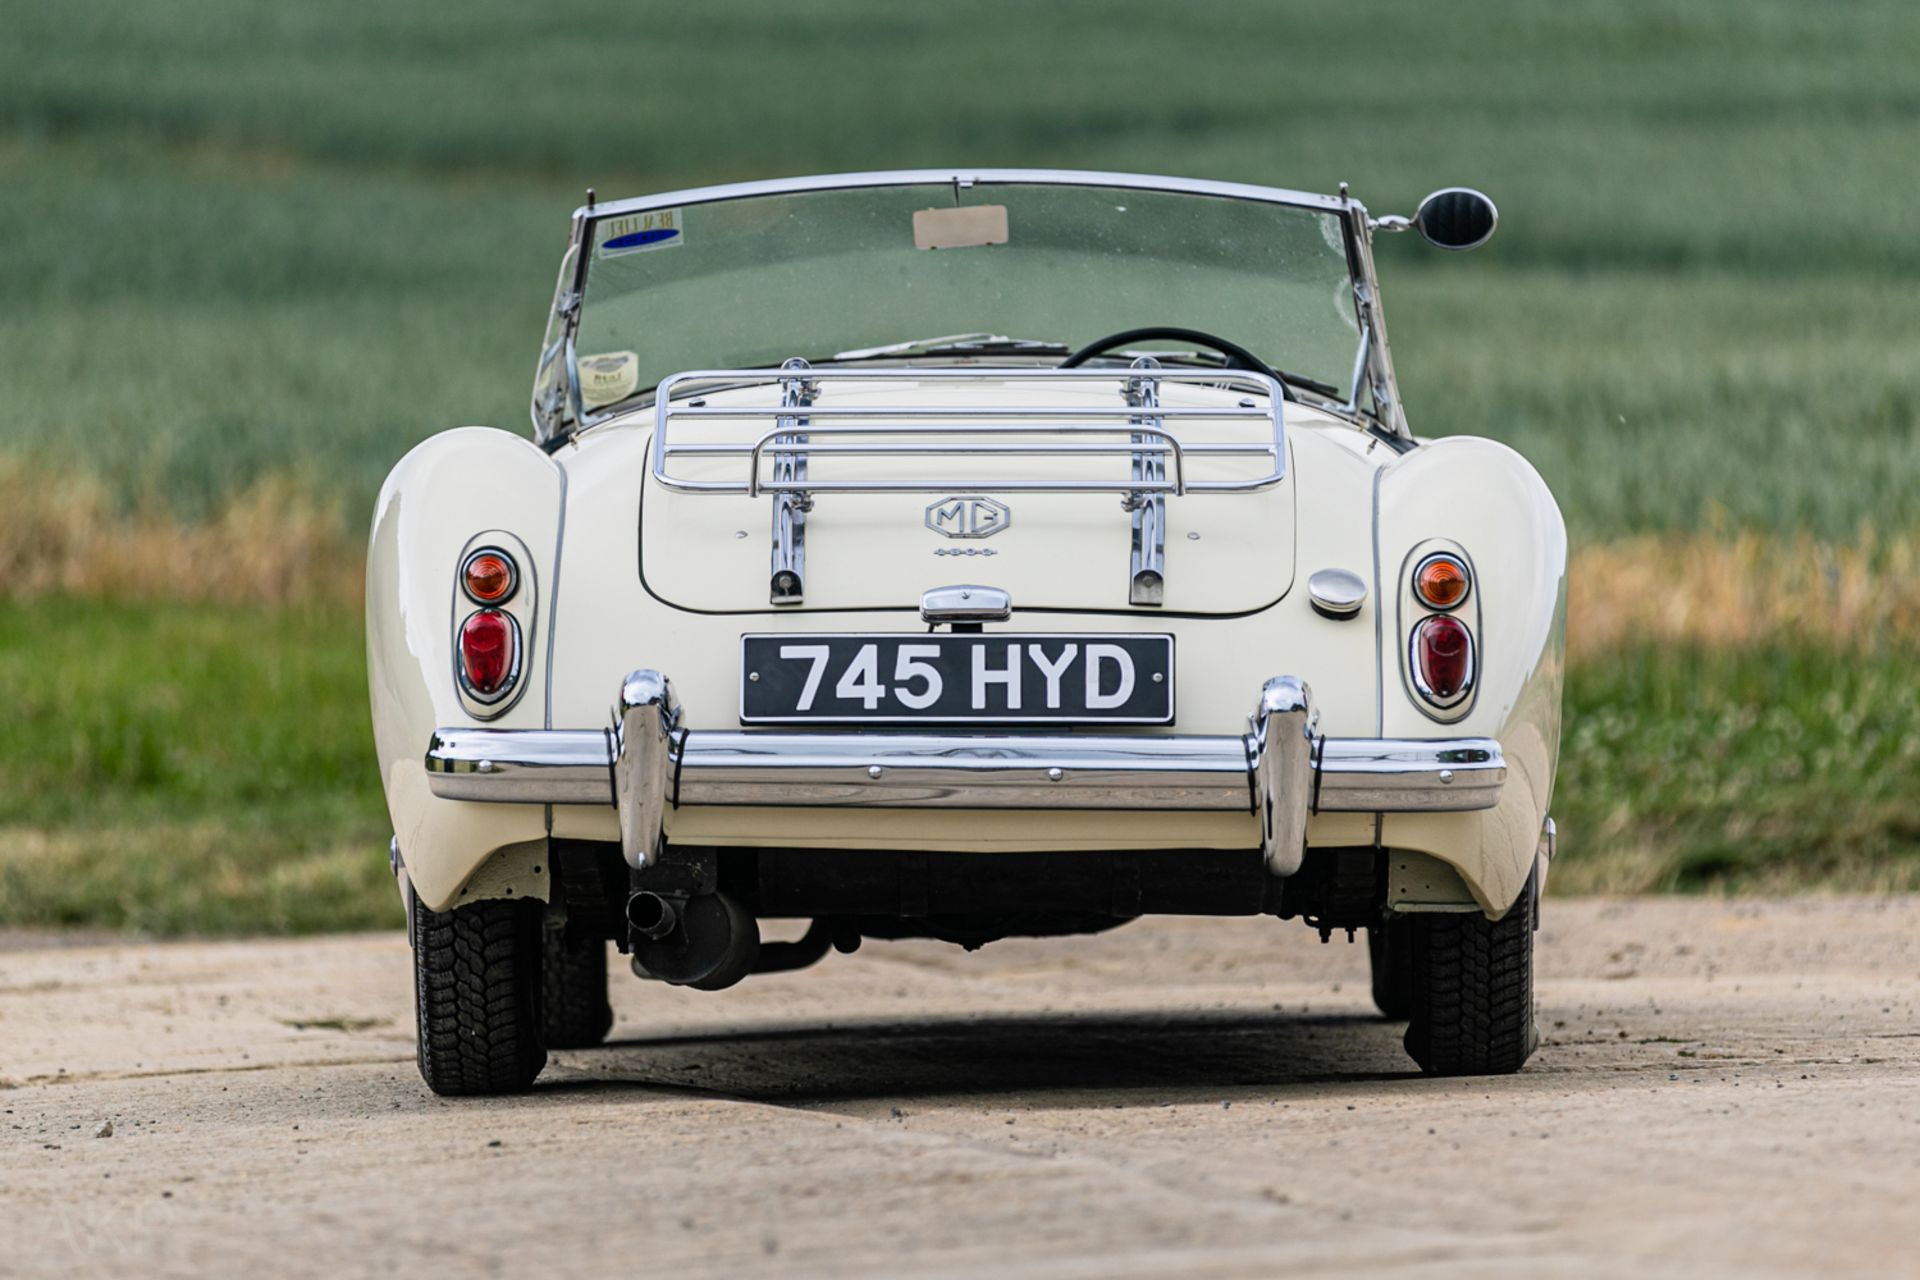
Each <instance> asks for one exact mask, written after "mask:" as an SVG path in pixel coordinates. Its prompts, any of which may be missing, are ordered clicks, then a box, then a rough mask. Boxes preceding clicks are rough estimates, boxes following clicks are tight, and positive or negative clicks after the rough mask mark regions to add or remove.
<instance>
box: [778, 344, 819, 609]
mask: <svg viewBox="0 0 1920 1280" xmlns="http://www.w3.org/2000/svg"><path fill="white" fill-rule="evenodd" d="M811 367H812V366H810V365H808V363H807V362H806V361H805V360H802V359H801V358H800V357H799V356H795V357H794V358H793V359H791V360H788V361H787V362H786V363H785V364H783V365H781V366H780V368H781V369H782V370H783V371H787V370H791V371H792V372H793V374H794V376H793V377H783V378H781V379H780V407H781V408H782V409H804V408H807V407H808V406H810V405H811V404H812V403H813V398H814V396H815V395H817V394H819V384H818V383H816V382H814V381H813V380H812V379H811V378H808V377H806V376H805V374H806V372H807V370H808V369H810V368H811ZM775 425H776V426H777V427H778V428H779V429H780V431H782V432H783V433H785V434H782V435H780V436H777V437H775V439H774V444H775V446H776V448H778V447H780V446H791V445H799V446H802V451H801V452H776V453H775V454H774V455H773V478H774V480H775V481H777V482H779V483H781V484H788V485H792V484H801V483H804V482H805V481H806V478H807V455H806V453H805V452H804V446H805V445H806V443H807V437H806V435H805V434H804V432H805V430H806V427H807V419H806V417H805V416H804V415H802V414H791V415H782V416H781V418H780V419H779V420H778V422H777V423H776V424H775ZM812 509H813V496H812V495H811V494H809V493H807V492H806V491H805V490H793V489H784V490H781V491H779V492H777V493H775V494H774V495H773V576H772V578H771V579H770V580H769V581H770V585H769V588H768V591H767V599H768V600H769V601H770V602H771V603H773V604H778V605H794V604H799V603H800V602H801V601H802V600H803V599H804V598H805V596H806V589H807V512H809V511H811V510H812Z"/></svg>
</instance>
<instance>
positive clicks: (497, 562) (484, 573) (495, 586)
mask: <svg viewBox="0 0 1920 1280" xmlns="http://www.w3.org/2000/svg"><path fill="white" fill-rule="evenodd" d="M519 585H520V574H519V572H518V571H517V570H516V569H515V568H514V564H513V560H512V559H511V558H510V557H509V556H508V555H507V553H506V552H504V551H495V550H494V549H493V548H491V547H487V548H484V549H482V550H480V551H476V552H474V553H473V554H472V555H470V556H468V557H467V560H466V563H465V564H463V565H461V566H460V587H461V589H462V590H464V591H465V592H466V593H467V598H468V599H469V600H471V601H473V602H474V603H475V604H504V603H505V602H506V601H508V600H510V599H511V598H512V597H513V592H514V588H515V587H518V586H519Z"/></svg>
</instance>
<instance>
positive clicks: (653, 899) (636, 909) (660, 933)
mask: <svg viewBox="0 0 1920 1280" xmlns="http://www.w3.org/2000/svg"><path fill="white" fill-rule="evenodd" d="M679 924H680V909H679V908H678V907H676V906H674V905H673V903H672V902H670V901H669V900H667V899H666V898H663V897H661V896H660V895H659V894H657V893H649V892H647V891H646V890H645V889H642V890H641V891H640V892H639V893H636V894H634V895H633V896H632V897H630V898H628V899H627V928H629V929H631V930H632V931H633V932H634V933H637V934H639V935H640V936H641V937H643V938H652V939H655V940H658V939H661V938H664V937H666V936H667V935H668V934H670V933H672V932H673V931H674V929H675V928H677V927H678V926H679Z"/></svg>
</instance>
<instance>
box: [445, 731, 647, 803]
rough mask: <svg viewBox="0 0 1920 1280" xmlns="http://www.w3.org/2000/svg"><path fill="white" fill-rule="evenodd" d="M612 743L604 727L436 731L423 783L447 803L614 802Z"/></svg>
mask: <svg viewBox="0 0 1920 1280" xmlns="http://www.w3.org/2000/svg"><path fill="white" fill-rule="evenodd" d="M610 739H611V735H610V734H609V733H608V731H607V730H605V729H459V728H452V729H437V730H435V731H434V734H433V737H432V738H431V739H430V740H429V741H428V743H427V785H428V788H429V789H430V790H432V792H433V794H435V795H436V796H439V797H441V798H442V799H445V800H485V801H493V802H496V803H504V804H538V803H542V802H544V803H548V804H612V803H613V773H612V764H613V745H612V742H611V740H610Z"/></svg>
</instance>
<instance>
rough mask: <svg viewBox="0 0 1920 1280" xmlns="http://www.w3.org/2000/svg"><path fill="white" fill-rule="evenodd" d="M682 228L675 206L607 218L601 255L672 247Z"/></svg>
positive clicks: (676, 241) (680, 237)
mask: <svg viewBox="0 0 1920 1280" xmlns="http://www.w3.org/2000/svg"><path fill="white" fill-rule="evenodd" d="M681 232H682V227H681V223H680V211H679V210H678V209H653V210H649V211H648V212H646V213H630V214H625V215H623V216H621V217H618V218H609V219H607V221H606V223H605V225H604V227H603V228H602V231H601V235H602V237H603V238H602V239H601V241H600V256H601V257H603V258H617V257H619V256H621V255H622V254H627V253H644V252H646V251H647V250H649V249H666V248H671V247H672V246H674V245H676V244H679V243H680V241H681V239H682V235H681Z"/></svg>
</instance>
